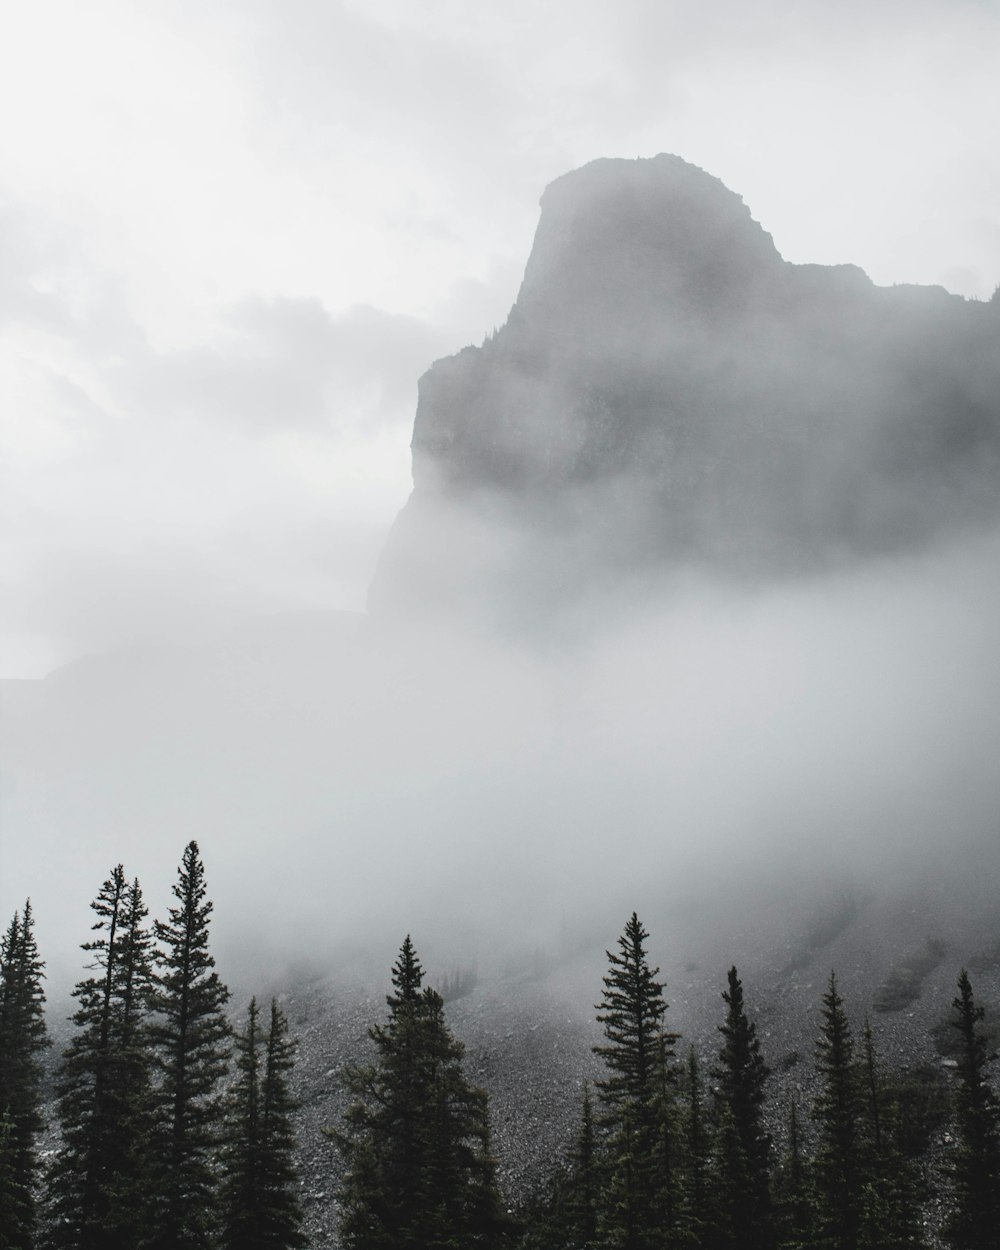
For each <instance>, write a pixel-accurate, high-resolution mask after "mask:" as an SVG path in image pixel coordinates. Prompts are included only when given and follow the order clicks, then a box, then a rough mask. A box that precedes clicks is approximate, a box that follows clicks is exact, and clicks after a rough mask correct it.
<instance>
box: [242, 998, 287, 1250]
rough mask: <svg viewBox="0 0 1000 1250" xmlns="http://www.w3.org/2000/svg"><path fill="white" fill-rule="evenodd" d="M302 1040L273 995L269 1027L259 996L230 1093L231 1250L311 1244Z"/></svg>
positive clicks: (252, 1007)
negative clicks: (301, 1147)
mask: <svg viewBox="0 0 1000 1250" xmlns="http://www.w3.org/2000/svg"><path fill="white" fill-rule="evenodd" d="M294 1062H295V1043H294V1042H292V1041H291V1040H290V1039H289V1037H288V1022H287V1020H286V1019H285V1016H284V1014H283V1013H282V1012H281V1011H280V1010H279V1008H278V1004H277V1003H276V1002H275V1001H274V1000H272V1002H271V1019H270V1026H269V1028H268V1030H267V1032H266V1033H264V1032H263V1031H262V1030H261V1027H260V1022H259V1011H258V1008H257V1000H256V999H252V1000H251V1002H250V1008H249V1011H248V1013H247V1022H246V1028H245V1029H244V1031H243V1032H241V1033H237V1035H236V1079H235V1081H234V1082H233V1085H232V1087H231V1089H230V1091H229V1095H228V1099H227V1128H226V1150H225V1154H224V1157H223V1183H222V1195H223V1229H222V1247H223V1250H297V1248H299V1247H303V1246H305V1245H306V1239H305V1237H303V1235H302V1233H301V1231H300V1227H301V1224H302V1212H301V1211H300V1209H299V1205H298V1200H297V1199H296V1196H295V1192H294V1186H295V1181H296V1172H295V1165H294V1159H293V1156H294V1151H295V1133H294V1129H293V1127H292V1119H291V1117H292V1113H293V1112H294V1110H295V1108H296V1106H297V1104H296V1103H295V1101H294V1100H293V1099H292V1097H291V1094H290V1092H289V1089H288V1073H289V1072H290V1071H291V1069H292V1067H293V1065H294Z"/></svg>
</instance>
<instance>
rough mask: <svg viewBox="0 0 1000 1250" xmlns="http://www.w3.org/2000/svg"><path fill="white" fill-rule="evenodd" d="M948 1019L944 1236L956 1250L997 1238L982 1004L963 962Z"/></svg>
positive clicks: (989, 1249) (973, 1249)
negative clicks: (948, 1175) (949, 1168)
mask: <svg viewBox="0 0 1000 1250" xmlns="http://www.w3.org/2000/svg"><path fill="white" fill-rule="evenodd" d="M952 1007H953V1011H954V1018H953V1019H952V1022H951V1023H952V1025H953V1027H954V1028H955V1029H956V1030H957V1032H958V1037H959V1051H958V1071H957V1073H956V1075H957V1078H958V1084H957V1088H956V1091H955V1119H956V1128H957V1135H958V1149H957V1151H956V1156H955V1161H954V1186H955V1202H956V1207H955V1211H954V1214H953V1217H952V1219H951V1223H950V1228H949V1236H950V1240H951V1243H952V1245H954V1246H955V1247H956V1250H996V1247H997V1245H998V1241H1000V1233H998V1229H1000V1106H998V1103H997V1098H996V1095H995V1094H994V1092H993V1090H992V1088H991V1086H990V1081H989V1077H988V1074H987V1066H988V1064H989V1062H990V1059H991V1058H992V1056H990V1055H989V1053H988V1047H987V1042H986V1036H985V1034H984V1032H983V1030H982V1029H981V1028H980V1022H981V1021H982V1019H983V1015H984V1011H983V1008H982V1007H980V1006H978V1005H977V1004H976V1001H975V996H974V995H973V992H972V985H971V983H970V981H969V975H968V973H967V972H966V971H965V969H964V968H963V969H962V971H961V973H960V974H959V978H958V996H957V997H956V998H955V999H954V1000H953V1002H952Z"/></svg>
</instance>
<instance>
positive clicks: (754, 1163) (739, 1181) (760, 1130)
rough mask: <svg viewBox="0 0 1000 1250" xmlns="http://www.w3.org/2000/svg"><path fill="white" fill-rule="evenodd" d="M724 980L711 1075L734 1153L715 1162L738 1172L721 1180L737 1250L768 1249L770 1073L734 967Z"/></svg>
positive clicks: (771, 1223)
mask: <svg viewBox="0 0 1000 1250" xmlns="http://www.w3.org/2000/svg"><path fill="white" fill-rule="evenodd" d="M727 979H728V988H727V989H725V990H723V992H722V1001H723V1002H724V1003H725V1004H726V1018H725V1021H724V1022H723V1023H722V1024H720V1025H719V1032H720V1033H721V1034H722V1045H721V1047H720V1049H719V1058H718V1063H717V1065H716V1066H715V1068H713V1070H712V1075H713V1076H714V1078H715V1080H716V1082H717V1085H716V1091H715V1094H716V1102H717V1104H718V1105H719V1106H720V1108H724V1110H725V1113H726V1114H725V1118H724V1124H729V1125H731V1129H732V1131H733V1132H734V1133H735V1135H736V1141H737V1143H738V1150H737V1149H736V1148H735V1146H733V1145H730V1147H729V1148H728V1149H727V1150H726V1151H725V1152H724V1153H723V1154H722V1156H721V1157H720V1160H719V1163H720V1166H721V1167H725V1166H726V1160H727V1159H730V1160H736V1166H737V1173H736V1174H734V1175H732V1176H729V1177H726V1178H725V1189H726V1192H727V1194H728V1195H729V1200H730V1201H731V1202H733V1204H734V1218H735V1226H736V1228H737V1229H738V1232H739V1245H740V1247H741V1250H771V1247H773V1246H774V1244H775V1229H774V1214H773V1211H772V1205H771V1191H770V1179H769V1178H770V1167H771V1140H770V1138H769V1136H768V1134H767V1130H766V1129H765V1127H764V1119H763V1108H764V1097H765V1084H766V1082H767V1078H768V1076H769V1075H770V1073H769V1071H768V1068H767V1065H766V1064H765V1063H764V1058H763V1055H762V1054H761V1049H760V1041H759V1039H758V1037H757V1026H756V1024H754V1023H753V1021H751V1020H750V1019H749V1018H748V1017H747V1014H746V1008H745V1006H744V1001H743V985H742V982H741V981H740V978H739V976H738V975H737V972H736V969H735V967H733V968H730V969H729V973H728V978H727ZM727 1131H728V1130H727Z"/></svg>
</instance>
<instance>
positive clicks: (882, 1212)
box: [860, 1017, 925, 1250]
mask: <svg viewBox="0 0 1000 1250" xmlns="http://www.w3.org/2000/svg"><path fill="white" fill-rule="evenodd" d="M861 1039H862V1040H861V1069H860V1073H861V1084H862V1094H863V1101H864V1105H865V1112H866V1114H865V1117H864V1124H865V1128H866V1132H867V1139H868V1140H867V1142H866V1147H867V1149H866V1150H865V1152H864V1153H865V1155H867V1156H869V1157H870V1162H869V1166H868V1167H867V1169H866V1171H867V1177H866V1179H865V1181H864V1183H863V1186H862V1195H861V1196H862V1219H861V1229H860V1244H861V1245H862V1246H863V1247H864V1248H865V1250H916V1248H919V1247H921V1246H923V1245H924V1244H925V1243H924V1236H923V1229H922V1227H921V1224H920V1219H919V1215H918V1212H919V1209H920V1198H921V1195H920V1187H919V1185H918V1177H917V1174H916V1171H915V1169H914V1167H913V1165H912V1163H911V1161H910V1160H909V1159H907V1158H906V1157H905V1155H904V1153H903V1151H902V1149H901V1148H900V1144H899V1141H898V1133H897V1132H896V1131H895V1130H896V1129H897V1125H896V1124H895V1123H894V1118H893V1116H892V1113H891V1109H889V1108H888V1107H887V1106H885V1105H884V1104H885V1103H886V1096H885V1090H884V1081H883V1079H882V1074H881V1071H880V1069H879V1063H878V1055H877V1053H876V1049H875V1038H874V1036H873V1034H872V1029H871V1023H870V1022H869V1020H868V1018H867V1017H866V1018H865V1027H864V1031H863V1032H862V1035H861Z"/></svg>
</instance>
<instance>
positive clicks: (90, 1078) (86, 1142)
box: [48, 864, 151, 1250]
mask: <svg viewBox="0 0 1000 1250" xmlns="http://www.w3.org/2000/svg"><path fill="white" fill-rule="evenodd" d="M91 907H92V909H93V910H94V912H95V913H96V915H97V917H98V919H97V921H96V922H95V924H94V925H93V930H94V932H96V933H98V934H99V935H100V936H98V937H96V938H94V939H92V940H91V941H89V942H85V943H84V944H83V949H84V950H85V951H87V952H88V953H90V954H92V955H93V956H94V963H93V965H92V967H93V968H94V969H95V970H96V971H97V972H98V975H97V976H92V977H89V978H87V979H86V980H84V981H81V982H80V983H79V984H78V985H77V987H76V989H75V991H74V997H75V998H76V999H77V1001H78V1003H79V1007H78V1009H77V1011H76V1013H75V1014H74V1016H73V1022H74V1024H75V1025H76V1032H75V1034H74V1036H73V1038H72V1040H71V1042H70V1044H69V1046H68V1047H67V1050H66V1053H65V1055H64V1057H63V1061H62V1065H61V1071H60V1076H59V1082H58V1095H59V1097H58V1117H59V1122H60V1125H61V1128H62V1138H63V1146H62V1150H61V1151H60V1152H59V1154H58V1156H57V1157H56V1160H55V1163H54V1165H53V1167H52V1168H51V1170H50V1174H49V1183H48V1211H49V1224H50V1234H49V1240H50V1244H52V1245H54V1246H60V1247H61V1246H65V1247H73V1248H74V1250H131V1248H132V1247H135V1246H138V1245H139V1243H140V1240H141V1237H142V1233H143V1226H142V1218H141V1211H142V1206H143V1191H144V1186H143V1179H144V1177H143V1165H144V1155H145V1151H146V1147H147V1144H148V1137H147V1134H148V1131H149V1122H148V1114H149V1092H150V1084H149V1058H148V1052H147V1049H146V1047H145V1044H144V1043H145V1038H144V1035H143V1032H142V1026H143V1020H144V1015H145V1009H146V1000H147V997H148V994H149V989H150V983H151V954H150V947H151V939H150V936H149V933H148V931H147V929H146V928H145V925H144V921H145V919H146V916H147V911H146V908H145V906H144V904H143V901H142V891H141V889H140V888H139V883H138V881H133V882H132V883H131V884H129V883H128V882H127V881H126V878H125V871H124V869H123V868H122V866H121V864H119V865H118V866H117V867H116V868H115V869H114V870H113V871H112V874H111V876H110V877H109V878H108V880H106V881H105V882H104V884H103V885H102V886H101V889H100V892H99V893H98V896H97V898H96V899H95V900H94V902H93V903H91Z"/></svg>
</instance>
